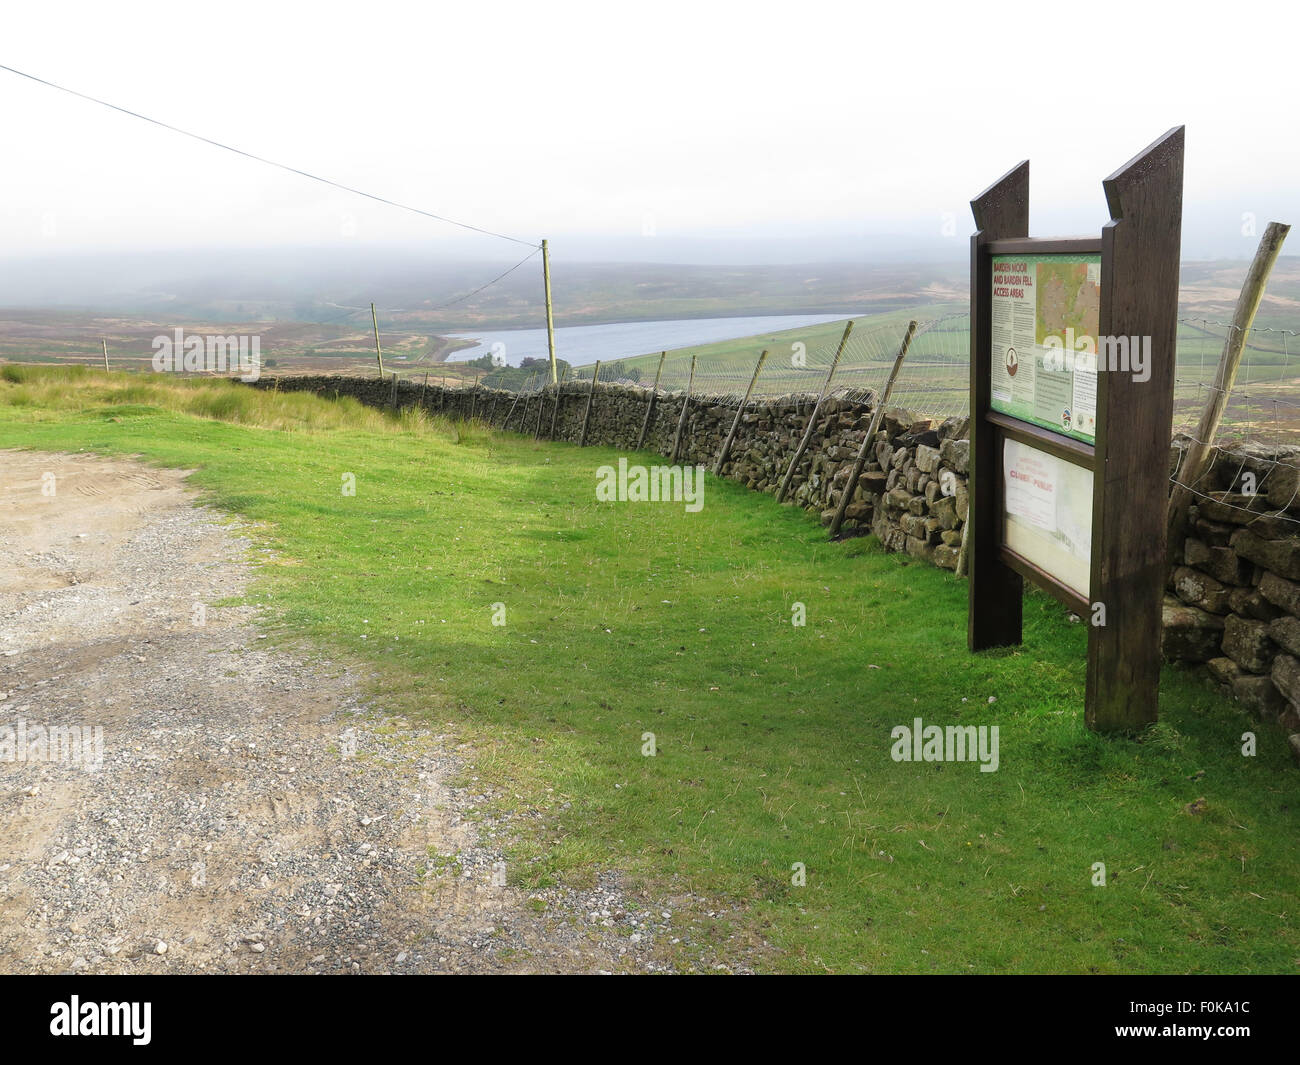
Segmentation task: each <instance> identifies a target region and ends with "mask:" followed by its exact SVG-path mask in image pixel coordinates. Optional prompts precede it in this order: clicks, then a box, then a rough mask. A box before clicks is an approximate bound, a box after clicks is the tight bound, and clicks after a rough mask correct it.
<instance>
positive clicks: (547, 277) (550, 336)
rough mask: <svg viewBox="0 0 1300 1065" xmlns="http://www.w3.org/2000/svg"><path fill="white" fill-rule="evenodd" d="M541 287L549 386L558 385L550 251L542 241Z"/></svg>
mask: <svg viewBox="0 0 1300 1065" xmlns="http://www.w3.org/2000/svg"><path fill="white" fill-rule="evenodd" d="M542 287H543V289H544V290H545V293H546V350H547V351H548V352H549V353H550V356H551V384H558V383H559V378H558V376H557V375H556V372H555V322H554V320H553V319H552V317H551V251H550V246H549V245H548V244H547V242H546V241H542Z"/></svg>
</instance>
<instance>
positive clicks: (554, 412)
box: [550, 363, 569, 440]
mask: <svg viewBox="0 0 1300 1065" xmlns="http://www.w3.org/2000/svg"><path fill="white" fill-rule="evenodd" d="M568 376H569V367H568V364H567V363H566V364H565V367H564V369H563V370H561V371H560V380H559V382H558V383H557V384H556V386H555V406H554V407H552V408H551V434H550V439H552V440H554V439H555V421H556V419H557V418H559V416H560V394H561V393H562V392H563V391H564V379H565V378H566V377H568Z"/></svg>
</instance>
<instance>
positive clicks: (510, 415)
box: [501, 389, 524, 433]
mask: <svg viewBox="0 0 1300 1065" xmlns="http://www.w3.org/2000/svg"><path fill="white" fill-rule="evenodd" d="M523 394H524V393H523V390H522V389H520V391H519V392H517V393H516V394H515V401H514V402H513V403H511V404H510V409H509V410H508V411H506V420H505V421H503V422H502V423H501V431H502V432H503V433H504V432H505V431H506V428H507V427H508V426H509V425H510V419H511V418H513V417H514V416H515V408H516V407H517V406H519V400H520V399H521V398H522V397H523Z"/></svg>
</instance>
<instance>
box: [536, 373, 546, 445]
mask: <svg viewBox="0 0 1300 1065" xmlns="http://www.w3.org/2000/svg"><path fill="white" fill-rule="evenodd" d="M545 411H546V382H545V381H543V382H542V387H541V388H540V389H539V390H538V393H537V428H536V429H535V430H534V432H533V439H534V440H540V439H541V438H542V415H543V414H544V413H545Z"/></svg>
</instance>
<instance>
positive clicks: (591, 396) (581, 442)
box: [578, 359, 600, 447]
mask: <svg viewBox="0 0 1300 1065" xmlns="http://www.w3.org/2000/svg"><path fill="white" fill-rule="evenodd" d="M599 377H600V360H599V359H597V360H596V368H595V370H593V371H592V374H591V391H590V392H588V393H587V410H586V412H585V413H584V414H583V415H582V435H581V436H580V437H578V446H579V447H586V446H587V423H588V422H589V421H591V405H592V404H593V403H594V402H595V401H596V381H597V379H598V378H599Z"/></svg>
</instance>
